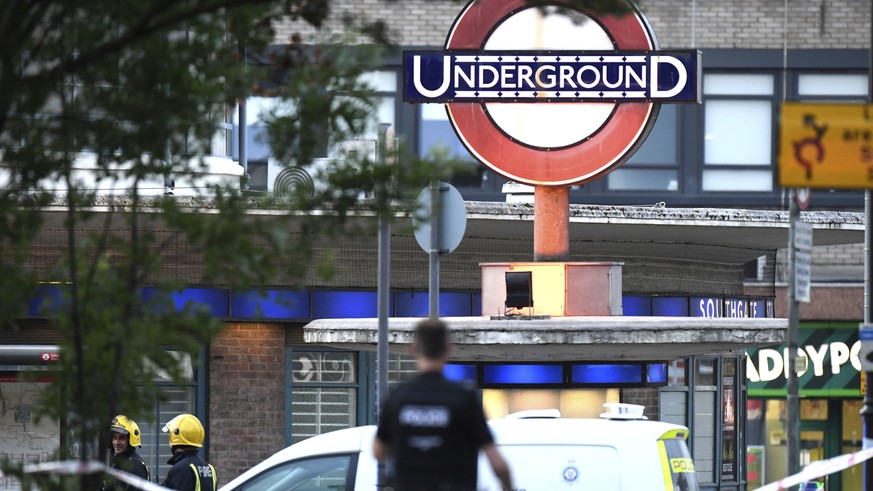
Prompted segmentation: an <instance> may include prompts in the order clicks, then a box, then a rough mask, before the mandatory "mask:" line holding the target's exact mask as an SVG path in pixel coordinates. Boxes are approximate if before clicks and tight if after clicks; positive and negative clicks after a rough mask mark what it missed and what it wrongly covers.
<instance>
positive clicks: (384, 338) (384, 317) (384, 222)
mask: <svg viewBox="0 0 873 491" xmlns="http://www.w3.org/2000/svg"><path fill="white" fill-rule="evenodd" d="M389 126H390V125H388V124H385V123H382V124H380V125H379V140H378V142H377V153H378V155H377V158H378V159H379V164H380V165H385V154H386V152H387V146H386V145H387V141H386V140H387V137H388V127H389ZM386 213H387V211H385V212H382V213H380V214H379V251H378V255H379V259H378V267H379V271H378V278H377V281H376V289H377V292H376V296H377V297H378V304H377V307H376V314H377V316H378V321H379V322H378V333H377V338H376V422H377V423H378V422H379V418H380V417H381V413H382V405H383V404H384V403H385V399H387V398H388V307H389V303H388V296H389V288H390V286H389V282H388V278H389V276H388V275H389V272H390V268H389V259H390V248H391V223H390V222H389V219H388V217H387V216H385V214H386ZM376 480H377V483H376V485H377V487H379V488H380V489H381V488H382V487H384V485H385V464H384V462H383V461H381V460H380V461H379V464H378V468H377V473H376Z"/></svg>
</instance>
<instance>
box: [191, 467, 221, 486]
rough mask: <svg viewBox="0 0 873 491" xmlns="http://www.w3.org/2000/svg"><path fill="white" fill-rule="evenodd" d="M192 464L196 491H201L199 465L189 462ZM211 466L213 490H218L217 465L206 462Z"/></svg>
mask: <svg viewBox="0 0 873 491" xmlns="http://www.w3.org/2000/svg"><path fill="white" fill-rule="evenodd" d="M188 465H189V466H191V470H192V471H194V482H195V485H194V491H200V471H198V470H197V466H196V465H194V464H188ZM206 465H208V466H209V470H210V471H211V472H212V491H216V490H217V489H218V476H217V475H216V474H215V467H213V466H212V464H206Z"/></svg>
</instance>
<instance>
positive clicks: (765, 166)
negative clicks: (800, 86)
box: [702, 73, 775, 192]
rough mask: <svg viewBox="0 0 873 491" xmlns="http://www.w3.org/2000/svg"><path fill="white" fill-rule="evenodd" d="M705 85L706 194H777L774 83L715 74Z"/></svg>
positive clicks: (767, 76) (764, 76) (766, 76)
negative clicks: (732, 192) (707, 192)
mask: <svg viewBox="0 0 873 491" xmlns="http://www.w3.org/2000/svg"><path fill="white" fill-rule="evenodd" d="M703 81H704V83H703V93H704V97H705V101H704V136H703V140H704V141H703V164H704V165H703V176H702V190H703V191H743V192H750V191H752V192H754V191H761V192H765V191H772V190H773V179H774V169H773V112H774V95H775V88H774V85H775V77H774V76H773V75H770V74H726V73H712V74H707V75H705V76H704V79H703Z"/></svg>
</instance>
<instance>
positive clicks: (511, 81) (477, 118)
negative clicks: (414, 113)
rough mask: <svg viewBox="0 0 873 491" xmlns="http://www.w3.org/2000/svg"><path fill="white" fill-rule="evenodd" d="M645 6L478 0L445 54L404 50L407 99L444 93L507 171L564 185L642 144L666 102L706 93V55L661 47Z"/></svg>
mask: <svg viewBox="0 0 873 491" xmlns="http://www.w3.org/2000/svg"><path fill="white" fill-rule="evenodd" d="M657 48H658V46H657V41H656V39H655V36H654V33H653V32H652V31H651V28H650V26H649V25H648V22H647V21H646V20H645V18H644V17H643V16H642V14H641V13H640V12H639V10H638V9H636V8H635V7H633V6H631V8H630V12H629V13H627V14H625V15H621V16H614V15H600V14H598V13H596V12H589V11H581V10H575V9H574V7H573V6H572V4H571V3H570V2H569V1H567V0H559V1H550V2H536V1H529V0H475V1H471V2H470V3H469V4H467V6H466V7H465V8H464V10H463V11H462V12H461V13H460V14H459V15H458V17H457V18H456V19H455V23H454V25H453V26H452V28H451V30H450V32H449V34H448V36H447V39H446V44H445V51H443V52H436V53H434V52H405V53H404V99H405V100H407V101H408V102H417V103H421V102H445V104H446V110H447V112H448V116H449V120H450V122H451V124H452V126H453V128H454V129H455V132H456V133H457V135H458V137H459V138H460V140H461V141H462V142H463V144H464V145H465V146H466V148H467V149H468V150H469V151H470V153H471V154H472V155H473V156H474V157H476V158H477V159H478V160H479V161H480V162H482V163H483V164H485V165H487V166H488V167H490V168H491V169H493V170H495V171H496V172H498V173H500V174H502V175H504V176H505V177H507V178H508V179H511V180H514V181H517V182H521V183H526V184H531V185H538V186H568V185H571V184H578V183H583V182H587V181H591V180H594V179H597V178H599V177H602V176H603V175H605V174H606V173H608V172H609V171H611V170H613V169H615V168H616V167H617V166H619V165H621V164H622V163H623V162H624V161H625V160H627V158H629V157H630V156H631V155H632V154H633V152H634V151H636V149H637V148H638V147H639V146H640V145H641V144H642V142H643V141H644V140H645V137H646V136H647V135H648V133H649V131H650V130H651V128H652V126H653V124H654V122H655V118H656V117H657V113H658V108H659V105H660V103H664V102H667V103H676V102H685V103H689V102H690V103H695V102H699V100H700V93H701V91H700V80H701V77H700V73H699V72H700V53H699V52H698V51H687V52H661V51H656V50H657Z"/></svg>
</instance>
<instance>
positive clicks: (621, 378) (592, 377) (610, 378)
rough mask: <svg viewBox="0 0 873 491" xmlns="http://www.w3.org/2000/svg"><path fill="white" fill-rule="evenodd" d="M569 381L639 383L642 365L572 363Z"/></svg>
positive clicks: (578, 382) (641, 378) (580, 382)
mask: <svg viewBox="0 0 873 491" xmlns="http://www.w3.org/2000/svg"><path fill="white" fill-rule="evenodd" d="M570 381H571V382H572V383H575V384H604V385H605V384H640V383H642V382H643V365H639V364H604V363H578V364H574V365H573V368H572V372H571V376H570Z"/></svg>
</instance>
